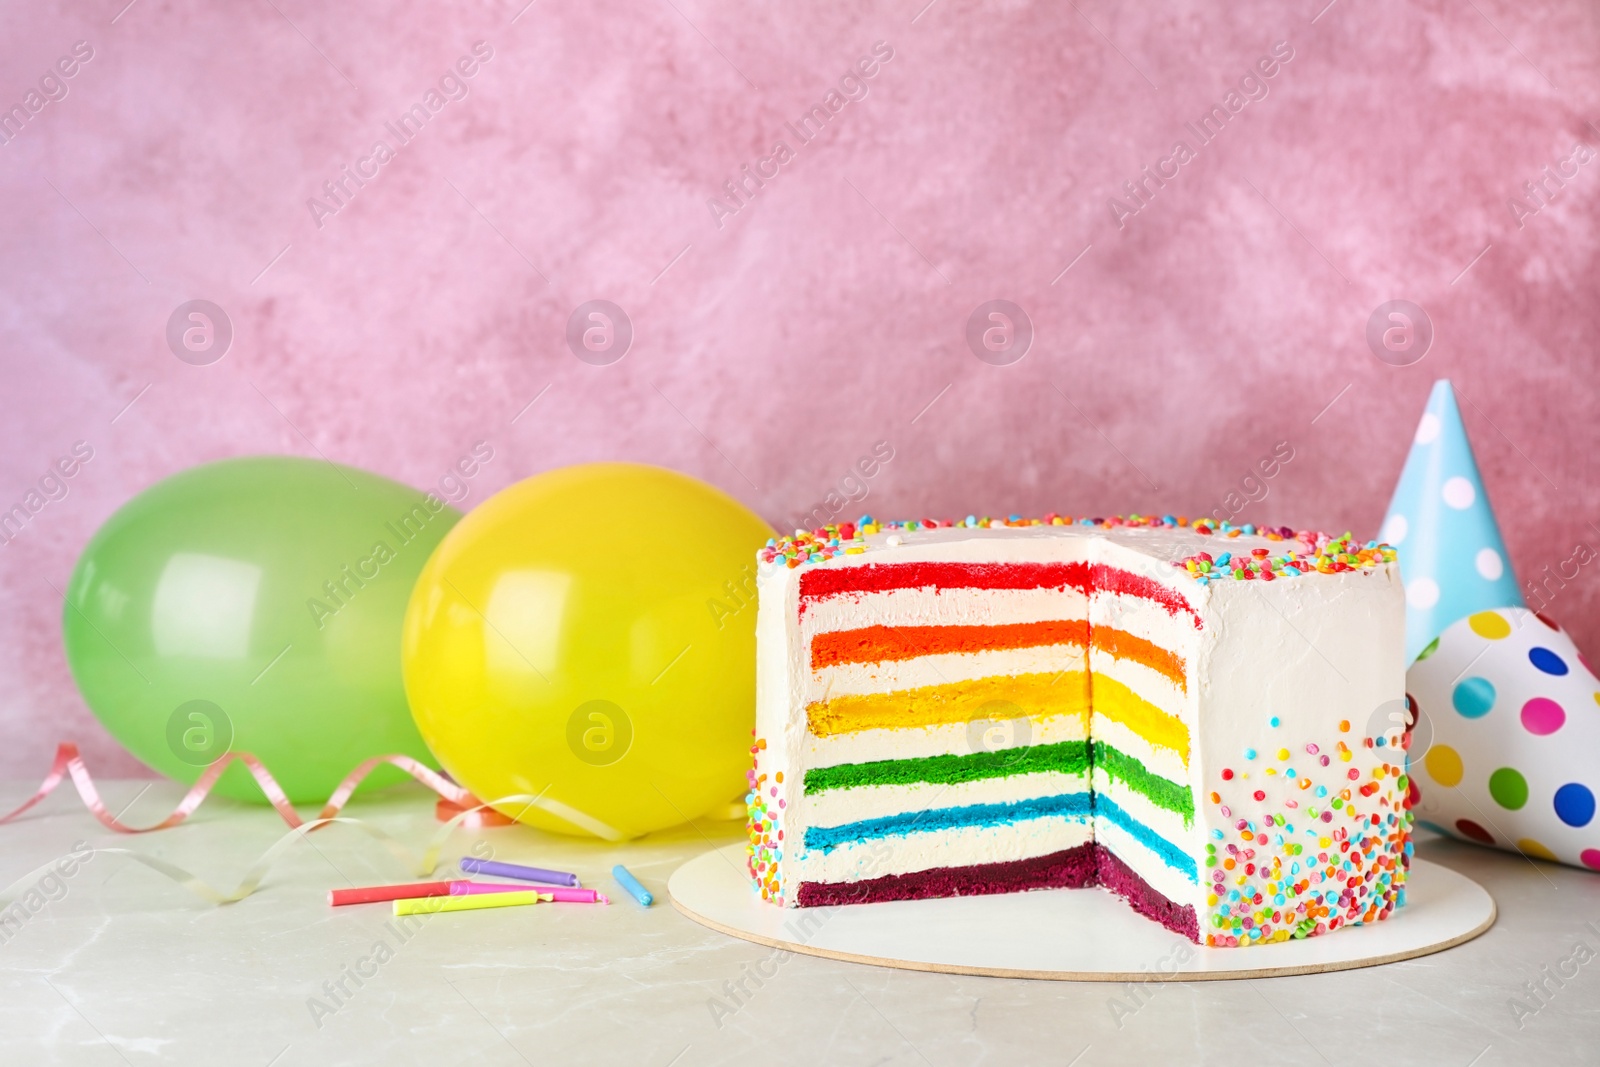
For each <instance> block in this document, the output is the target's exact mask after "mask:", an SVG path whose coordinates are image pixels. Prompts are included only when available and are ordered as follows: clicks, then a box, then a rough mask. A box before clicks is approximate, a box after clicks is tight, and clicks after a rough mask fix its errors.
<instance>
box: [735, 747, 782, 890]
mask: <svg viewBox="0 0 1600 1067" xmlns="http://www.w3.org/2000/svg"><path fill="white" fill-rule="evenodd" d="M755 733H756V732H755V731H754V730H751V731H750V736H751V737H755ZM766 747H767V739H766V738H764V737H762V738H757V739H756V741H755V743H754V744H752V745H751V746H750V756H751V764H752V765H751V767H750V769H749V770H748V771H745V772H744V773H745V781H746V782H748V783H749V786H750V791H749V792H748V793H746V794H745V798H744V806H745V814H746V819H745V833H746V835H747V837H748V838H749V841H748V843H747V844H746V845H745V850H744V851H745V867H746V868H747V869H748V870H749V871H750V877H751V879H752V880H753V881H754V882H755V884H756V887H757V888H758V889H760V890H761V899H762V900H767V901H771V902H772V903H774V904H777V905H780V906H781V905H782V904H783V880H782V876H781V874H780V869H781V868H780V866H779V863H780V861H781V860H782V859H783V809H784V807H785V805H786V804H787V801H785V800H783V798H781V797H779V796H778V786H780V785H782V784H783V772H782V771H779V772H778V773H777V777H776V778H775V779H773V780H772V781H768V780H767V776H766V774H765V773H761V753H762V752H763V751H765V749H766Z"/></svg>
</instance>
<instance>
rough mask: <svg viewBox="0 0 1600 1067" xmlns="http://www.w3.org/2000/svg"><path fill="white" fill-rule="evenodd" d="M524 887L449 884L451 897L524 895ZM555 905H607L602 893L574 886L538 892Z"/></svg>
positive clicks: (561, 886) (555, 887)
mask: <svg viewBox="0 0 1600 1067" xmlns="http://www.w3.org/2000/svg"><path fill="white" fill-rule="evenodd" d="M527 891H528V890H527V888H526V887H525V886H520V885H502V884H499V883H496V882H451V883H450V895H451V896H453V897H465V896H473V895H476V894H478V893H526V892H527ZM539 892H540V893H543V894H544V895H545V896H548V897H549V898H550V899H551V900H554V901H555V902H556V903H557V904H609V903H611V901H609V900H607V899H606V897H605V895H604V894H603V893H600V892H598V891H596V890H593V889H579V888H576V887H574V886H564V885H553V886H551V887H549V888H548V889H541V890H539Z"/></svg>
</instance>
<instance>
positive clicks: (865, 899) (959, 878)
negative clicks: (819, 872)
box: [796, 842, 1098, 908]
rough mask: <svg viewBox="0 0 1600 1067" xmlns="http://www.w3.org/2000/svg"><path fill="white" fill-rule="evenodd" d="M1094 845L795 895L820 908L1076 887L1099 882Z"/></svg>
mask: <svg viewBox="0 0 1600 1067" xmlns="http://www.w3.org/2000/svg"><path fill="white" fill-rule="evenodd" d="M1094 847H1095V846H1094V845H1093V844H1092V843H1090V842H1085V843H1084V844H1081V845H1075V846H1073V847H1072V848H1068V849H1063V850H1062V851H1060V852H1052V853H1050V854H1049V855H1048V856H1035V857H1033V858H1032V859H1026V860H1012V861H1009V862H1007V863H980V864H976V865H975V866H971V867H934V868H931V869H929V870H926V871H912V872H910V873H909V874H886V875H884V876H883V877H882V878H868V879H865V880H864V881H860V882H801V883H800V891H799V894H798V895H797V898H796V899H797V902H798V903H799V905H800V907H802V908H822V907H830V906H832V905H835V904H879V903H882V902H883V901H886V900H923V899H926V898H928V897H975V896H981V895H983V894H986V893H1018V892H1021V891H1023V890H1025V889H1077V888H1080V887H1082V886H1090V885H1095V884H1096V879H1097V877H1098V868H1097V865H1096V862H1095V854H1094Z"/></svg>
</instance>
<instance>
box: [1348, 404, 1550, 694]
mask: <svg viewBox="0 0 1600 1067" xmlns="http://www.w3.org/2000/svg"><path fill="white" fill-rule="evenodd" d="M1379 538H1380V540H1383V541H1387V542H1388V543H1389V544H1391V545H1393V546H1394V547H1395V548H1396V549H1397V550H1399V553H1400V576H1401V577H1402V578H1403V579H1404V580H1405V584H1406V661H1407V662H1410V661H1412V660H1414V659H1416V657H1417V655H1418V654H1419V653H1421V652H1422V650H1423V649H1425V648H1427V647H1428V645H1429V644H1430V643H1431V642H1432V641H1434V640H1435V639H1436V638H1437V637H1438V636H1439V635H1440V634H1442V633H1443V632H1444V631H1445V629H1446V628H1448V627H1449V626H1450V624H1451V623H1453V622H1455V621H1456V620H1458V619H1463V618H1466V617H1467V616H1468V615H1472V614H1475V613H1477V612H1480V611H1487V610H1489V609H1490V608H1520V607H1524V606H1525V605H1524V603H1523V599H1522V593H1521V592H1520V591H1519V590H1518V588H1517V579H1516V575H1514V574H1512V572H1511V561H1510V559H1509V557H1507V556H1506V546H1505V542H1504V541H1503V540H1502V539H1501V537H1500V526H1499V524H1498V523H1496V522H1495V520H1494V509H1493V508H1491V507H1490V506H1489V497H1488V495H1487V494H1485V493H1484V491H1483V479H1482V478H1481V477H1480V476H1479V475H1478V462H1477V460H1476V459H1474V458H1473V455H1472V445H1471V444H1470V443H1469V442H1468V441H1467V428H1466V427H1465V426H1464V425H1462V422H1461V410H1460V409H1459V408H1457V407H1456V394H1455V390H1454V389H1452V388H1451V387H1450V382H1449V381H1448V380H1447V379H1440V380H1439V381H1437V382H1434V383H1433V392H1432V393H1431V394H1429V396H1428V406H1427V409H1426V410H1425V411H1424V412H1423V414H1422V421H1421V422H1419V423H1417V434H1416V437H1415V438H1414V439H1413V442H1412V445H1411V454H1410V455H1409V456H1408V457H1406V466H1405V470H1403V471H1401V473H1400V483H1399V484H1398V485H1396V486H1395V489H1394V496H1393V497H1392V498H1391V499H1390V501H1389V514H1388V516H1387V517H1386V518H1385V519H1384V522H1383V533H1382V534H1380V535H1379Z"/></svg>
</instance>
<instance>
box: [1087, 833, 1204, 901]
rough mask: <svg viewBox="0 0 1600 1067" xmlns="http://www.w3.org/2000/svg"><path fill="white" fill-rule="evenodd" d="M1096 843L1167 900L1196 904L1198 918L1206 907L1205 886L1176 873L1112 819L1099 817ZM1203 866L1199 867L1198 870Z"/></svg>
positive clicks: (1095, 834)
mask: <svg viewBox="0 0 1600 1067" xmlns="http://www.w3.org/2000/svg"><path fill="white" fill-rule="evenodd" d="M1094 836H1095V840H1097V841H1098V842H1100V844H1102V845H1104V846H1105V847H1106V848H1108V849H1110V850H1111V853H1112V855H1114V856H1116V857H1117V859H1119V860H1121V861H1122V862H1123V863H1125V864H1126V865H1127V866H1128V867H1129V868H1130V869H1131V870H1132V871H1133V873H1134V874H1137V875H1138V876H1139V877H1140V878H1143V879H1144V880H1145V882H1146V883H1148V884H1149V886H1150V888H1152V889H1154V890H1155V891H1156V892H1157V893H1160V894H1161V895H1162V896H1164V897H1166V898H1167V899H1168V900H1170V901H1172V902H1173V903H1174V904H1178V905H1184V904H1189V905H1195V904H1198V905H1200V906H1201V907H1196V908H1195V914H1196V916H1197V917H1198V916H1199V915H1200V913H1201V910H1202V907H1203V905H1204V904H1205V898H1204V896H1203V895H1200V894H1199V890H1200V889H1201V888H1203V887H1199V886H1196V884H1195V883H1194V882H1191V881H1189V879H1188V876H1187V875H1184V874H1182V873H1180V872H1179V871H1176V870H1174V869H1173V868H1172V867H1170V866H1168V865H1167V861H1166V860H1164V859H1162V858H1161V857H1160V856H1158V855H1156V854H1155V853H1154V852H1152V851H1150V850H1149V849H1148V848H1146V847H1145V846H1144V845H1143V844H1141V843H1140V842H1139V841H1138V840H1137V839H1136V838H1134V837H1133V836H1132V835H1131V834H1129V833H1127V832H1126V831H1124V830H1123V829H1122V827H1120V826H1118V825H1116V824H1115V823H1113V822H1110V821H1109V820H1107V819H1105V818H1103V817H1100V816H1096V817H1095V820H1094ZM1198 867H1199V864H1198V863H1197V864H1196V868H1197V869H1198Z"/></svg>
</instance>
